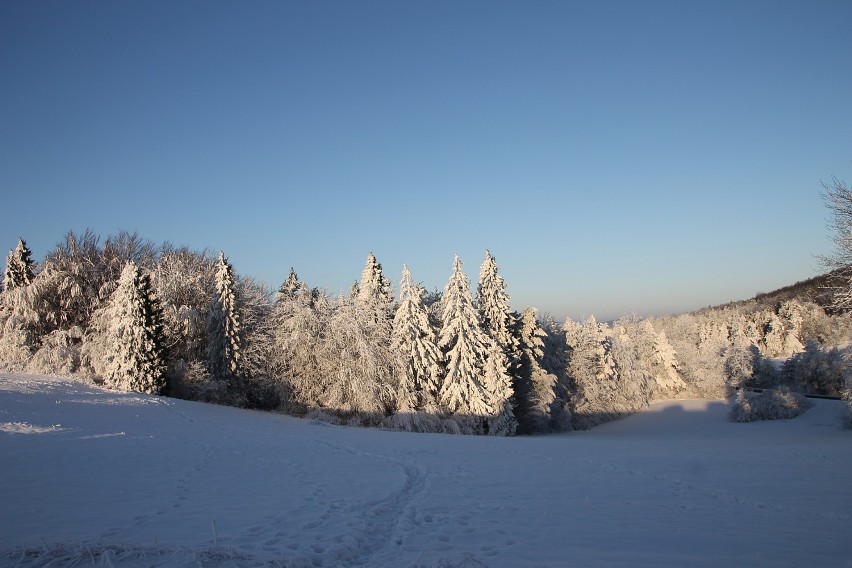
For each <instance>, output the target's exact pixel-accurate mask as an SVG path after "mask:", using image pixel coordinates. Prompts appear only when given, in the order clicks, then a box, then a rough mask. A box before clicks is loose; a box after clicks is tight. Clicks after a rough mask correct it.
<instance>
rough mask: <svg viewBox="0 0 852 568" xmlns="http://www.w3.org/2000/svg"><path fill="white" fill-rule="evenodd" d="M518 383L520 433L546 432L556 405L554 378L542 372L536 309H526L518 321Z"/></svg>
mask: <svg viewBox="0 0 852 568" xmlns="http://www.w3.org/2000/svg"><path fill="white" fill-rule="evenodd" d="M517 335H518V353H519V363H520V365H519V369H518V377H519V380H518V382H517V383H516V385H517V386H516V392H515V400H516V404H517V408H516V411H515V415H516V417H517V418H518V422H519V423H520V427H519V430H520V431H522V432H527V433H529V432H547V431H548V430H549V429H550V428H551V421H552V414H553V412H554V410H555V408H554V406H555V405H556V404H557V396H556V386H557V378H556V376H555V375H552V374H550V373H548V372H547V371H545V370H544V368H543V367H542V358H543V357H544V338H545V337H547V334H546V333H545V331H544V330H543V329H542V328H541V326H540V325H539V323H538V321H537V319H536V313H535V308H527V309H526V310H524V313H523V314H522V315H521V318H520V320H519V322H518V331H517Z"/></svg>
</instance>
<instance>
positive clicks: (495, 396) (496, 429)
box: [482, 340, 518, 436]
mask: <svg viewBox="0 0 852 568" xmlns="http://www.w3.org/2000/svg"><path fill="white" fill-rule="evenodd" d="M508 365H509V363H508V361H507V359H506V353H505V352H504V351H503V349H502V348H501V347H500V345H498V344H497V342H496V341H493V340H491V341H490V345H489V346H488V353H487V354H486V357H485V368H484V369H483V373H482V384H483V386H484V387H485V392H486V393H487V394H488V406H490V407H491V409H492V410H491V413H490V414H489V416H488V417H487V419H486V421H485V433H486V434H488V435H489V436H512V435H513V434H514V433H515V431H516V430H517V428H518V421H517V420H516V419H515V414H514V410H513V407H514V404H513V400H512V395H513V394H514V391H513V390H512V377H511V376H509V373H508V372H507V371H506V368H507V367H508Z"/></svg>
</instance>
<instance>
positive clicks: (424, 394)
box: [391, 266, 441, 411]
mask: <svg viewBox="0 0 852 568" xmlns="http://www.w3.org/2000/svg"><path fill="white" fill-rule="evenodd" d="M423 294H424V291H423V288H421V287H420V286H418V285H416V284H414V282H413V281H412V279H411V272H410V271H409V270H408V267H407V266H404V267H403V270H402V280H401V281H400V283H399V305H398V306H397V308H396V312H395V313H394V318H393V329H392V332H391V350H392V351H393V352H394V353H395V354H396V356H397V357H398V358H399V359H400V363H401V366H402V369H403V373H402V375H401V377H400V381H399V388H398V390H397V409H398V410H402V411H410V410H422V409H431V410H434V408H435V405H436V403H437V396H438V389H439V388H440V385H441V352H440V351H439V350H438V347H437V344H436V342H437V335H436V333H435V329H434V327H433V326H432V324H431V322H430V321H429V314H428V312H427V311H426V307H425V306H424V305H423Z"/></svg>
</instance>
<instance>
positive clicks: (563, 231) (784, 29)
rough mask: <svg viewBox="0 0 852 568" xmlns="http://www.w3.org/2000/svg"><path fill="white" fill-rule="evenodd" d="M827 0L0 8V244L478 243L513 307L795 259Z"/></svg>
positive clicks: (323, 252)
mask: <svg viewBox="0 0 852 568" xmlns="http://www.w3.org/2000/svg"><path fill="white" fill-rule="evenodd" d="M850 20H852V5H851V4H849V3H848V2H840V1H837V2H831V1H824V2H816V3H809V4H807V5H805V4H803V3H796V2H769V1H766V2H757V1H750V2H722V3H715V4H712V5H709V4H708V5H704V4H684V3H678V2H643V3H628V2H599V3H580V2H539V3H534V4H530V3H521V2H476V1H475V2H464V3H458V2H434V3H429V4H428V5H427V4H416V3H404V4H399V3H393V2H359V3H343V2H311V3H296V2H255V3H251V4H237V3H229V2H220V1H210V2H179V3H170V2H159V1H156V2H148V3H144V4H143V3H136V4H134V3H101V2H87V3H63V2H43V3H30V2H7V3H3V4H2V5H0V77H3V83H4V87H5V88H4V89H0V122H1V123H2V124H3V125H4V126H3V129H2V133H0V188H2V190H3V204H4V212H5V213H6V214H5V215H4V218H3V222H2V223H0V248H3V247H5V250H8V249H11V248H13V247H14V246H15V242H16V239H17V238H18V237H19V236H20V237H23V238H25V239H26V240H27V242H28V244H29V245H30V247H31V248H32V250H33V256H34V258H36V259H38V260H41V259H42V258H43V257H44V255H45V254H46V253H47V252H48V251H49V250H51V249H52V248H53V247H54V246H55V244H56V243H57V242H58V241H59V240H60V239H61V238H62V236H63V235H64V233H65V232H66V231H67V230H69V229H71V230H74V231H79V232H82V231H83V230H85V229H86V228H87V227H88V228H91V229H92V230H93V231H94V232H96V233H98V234H100V235H101V236H103V237H106V236H107V235H109V234H112V233H116V232H118V231H119V230H128V231H131V232H132V231H137V232H138V233H139V234H140V235H142V236H143V237H145V238H148V239H151V240H153V241H156V242H162V241H171V242H173V243H175V244H186V245H188V246H190V247H193V248H198V249H203V248H208V247H209V248H210V249H211V250H220V249H221V250H224V251H225V253H226V254H227V255H228V257H229V258H230V260H231V262H232V264H233V265H234V267H235V269H236V270H237V272H239V273H240V274H242V275H248V276H253V277H255V278H258V279H260V280H263V281H265V282H267V283H268V284H269V285H270V286H273V287H274V286H277V285H278V284H279V283H280V282H281V281H283V279H284V278H285V277H286V275H287V271H288V270H289V268H290V267H291V266H292V267H294V268H295V269H296V270H297V272H298V273H299V275H300V277H301V278H302V279H303V280H304V281H306V282H307V283H308V284H310V285H311V286H319V287H322V288H326V289H327V290H329V291H330V292H332V293H337V292H340V291H346V290H348V289H349V287H350V286H351V284H352V283H353V282H354V281H355V280H356V279H357V278H358V277H359V275H360V272H361V268H362V267H363V262H364V258H365V257H366V255H367V253H368V252H370V251H372V252H374V253H375V255H376V256H377V257H378V259H379V261H380V262H381V263H382V264H383V267H384V270H385V273H386V275H387V276H388V277H390V278H391V279H393V280H394V281H398V279H399V274H400V272H401V270H402V265H403V263H406V264H408V266H409V267H410V268H411V271H412V274H413V275H414V278H415V279H416V280H418V281H420V282H422V283H423V284H424V285H425V286H426V287H427V288H428V289H433V288H438V289H442V288H443V286H444V284H445V283H446V281H447V278H448V277H449V274H450V271H451V267H452V259H453V255H454V254H459V256H460V257H461V258H462V260H463V261H464V262H465V271H466V273H467V274H468V276H470V277H471V279H472V280H473V281H474V282H475V281H476V278H477V275H478V271H479V264H480V263H481V262H482V258H483V256H484V253H485V249H486V248H488V249H490V250H491V252H492V253H493V254H494V255H495V257H496V259H497V263H498V265H499V267H500V271H501V274H502V275H503V277H504V279H505V280H506V282H507V284H508V292H509V294H510V295H511V297H512V301H511V304H512V306H513V307H514V308H516V309H521V308H523V307H525V306H536V307H538V308H539V310H540V311H541V312H550V313H552V314H553V315H554V316H556V317H557V318H559V319H562V318H564V317H565V316H566V315H567V316H570V317H572V318H575V319H578V318H581V317H584V316H585V315H587V314H591V313H594V314H596V315H598V316H599V319H611V318H614V317H617V316H619V315H622V314H626V313H630V312H637V313H640V314H643V315H644V314H660V313H672V312H682V311H687V310H691V309H697V308H700V307H703V306H706V305H710V304H719V303H723V302H727V301H730V300H737V299H744V298H748V297H751V296H753V295H754V294H755V293H756V292H759V291H768V290H772V289H775V288H778V287H781V286H784V285H788V284H792V283H794V282H796V281H799V280H804V279H806V278H809V277H811V276H814V275H816V274H817V273H818V272H819V270H818V268H819V265H818V262H817V260H816V258H815V255H818V254H825V253H828V252H830V241H829V239H828V231H827V229H826V228H825V219H826V211H825V208H824V206H823V204H822V202H821V200H820V196H819V189H820V181H828V180H829V179H830V178H831V176H836V177H838V178H840V179H846V180H847V181H848V180H850V179H852V139H850V138H849V136H848V133H849V132H850V131H852V113H850V111H849V105H848V102H849V101H850V100H852V77H850V75H849V73H848V69H849V67H850V63H852V44H850V42H849V40H848V33H847V30H846V24H847V22H849V21H850Z"/></svg>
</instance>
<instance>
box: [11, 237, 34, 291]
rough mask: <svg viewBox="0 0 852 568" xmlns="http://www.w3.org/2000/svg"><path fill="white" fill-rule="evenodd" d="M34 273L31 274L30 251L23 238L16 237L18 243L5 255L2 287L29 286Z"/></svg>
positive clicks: (12, 288) (31, 261)
mask: <svg viewBox="0 0 852 568" xmlns="http://www.w3.org/2000/svg"><path fill="white" fill-rule="evenodd" d="M33 278H35V274H33V260H32V252H31V251H30V249H29V248H28V247H27V243H26V241H24V239H20V238H19V239H18V245H17V246H16V247H15V249H14V250H11V251H9V255H8V256H7V257H6V272H5V273H4V277H3V288H4V289H5V290H14V289H15V288H23V287H25V286H29V285H30V284H31V283H32V281H33Z"/></svg>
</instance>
